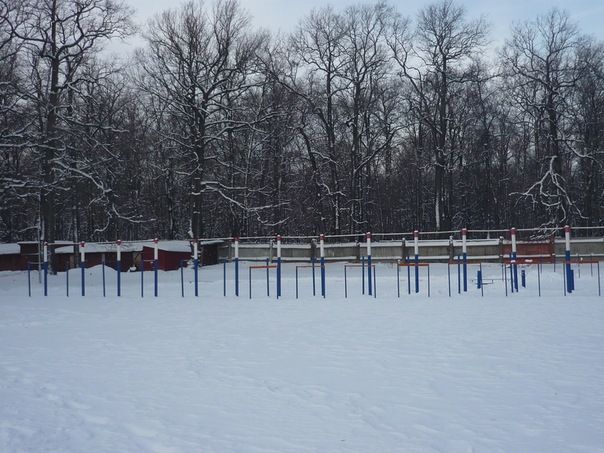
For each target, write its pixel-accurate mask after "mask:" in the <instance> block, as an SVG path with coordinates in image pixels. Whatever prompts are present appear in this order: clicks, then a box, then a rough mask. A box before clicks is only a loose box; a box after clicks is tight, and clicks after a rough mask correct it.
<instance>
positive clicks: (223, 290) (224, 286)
mask: <svg viewBox="0 0 604 453" xmlns="http://www.w3.org/2000/svg"><path fill="white" fill-rule="evenodd" d="M226 274H227V262H226V260H224V261H223V263H222V295H223V296H224V297H226V293H227V284H226Z"/></svg>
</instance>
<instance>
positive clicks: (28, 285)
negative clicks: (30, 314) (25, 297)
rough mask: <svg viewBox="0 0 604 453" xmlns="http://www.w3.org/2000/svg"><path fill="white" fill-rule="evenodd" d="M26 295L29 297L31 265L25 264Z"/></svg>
mask: <svg viewBox="0 0 604 453" xmlns="http://www.w3.org/2000/svg"><path fill="white" fill-rule="evenodd" d="M27 293H28V294H29V297H31V265H30V264H29V263H27Z"/></svg>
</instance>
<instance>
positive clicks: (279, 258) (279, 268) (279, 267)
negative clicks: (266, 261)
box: [277, 256, 281, 299]
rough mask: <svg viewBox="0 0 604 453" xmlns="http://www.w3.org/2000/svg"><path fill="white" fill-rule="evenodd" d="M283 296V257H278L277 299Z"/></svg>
mask: <svg viewBox="0 0 604 453" xmlns="http://www.w3.org/2000/svg"><path fill="white" fill-rule="evenodd" d="M280 297H281V257H280V256H279V257H277V299H279V298H280Z"/></svg>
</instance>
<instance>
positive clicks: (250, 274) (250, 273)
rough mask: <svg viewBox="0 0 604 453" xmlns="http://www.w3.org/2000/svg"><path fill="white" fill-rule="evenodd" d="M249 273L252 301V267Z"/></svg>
mask: <svg viewBox="0 0 604 453" xmlns="http://www.w3.org/2000/svg"><path fill="white" fill-rule="evenodd" d="M248 271H249V276H248V281H249V292H250V299H251V298H252V268H251V267H250V268H249V269H248Z"/></svg>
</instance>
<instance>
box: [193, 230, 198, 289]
mask: <svg viewBox="0 0 604 453" xmlns="http://www.w3.org/2000/svg"><path fill="white" fill-rule="evenodd" d="M193 289H194V291H195V297H199V241H198V240H197V239H195V240H194V241H193Z"/></svg>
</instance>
